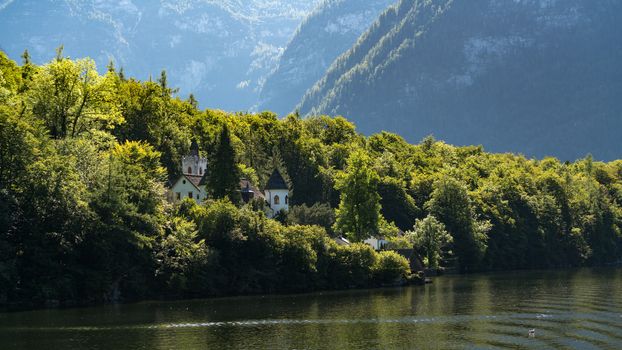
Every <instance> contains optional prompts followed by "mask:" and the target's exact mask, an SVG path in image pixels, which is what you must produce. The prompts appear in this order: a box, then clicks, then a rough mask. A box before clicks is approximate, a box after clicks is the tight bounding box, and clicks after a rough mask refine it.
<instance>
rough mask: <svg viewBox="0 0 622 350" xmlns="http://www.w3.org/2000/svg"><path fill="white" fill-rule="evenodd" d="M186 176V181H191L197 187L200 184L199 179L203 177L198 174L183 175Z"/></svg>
mask: <svg viewBox="0 0 622 350" xmlns="http://www.w3.org/2000/svg"><path fill="white" fill-rule="evenodd" d="M184 176H185V177H186V179H188V181H190V182H192V184H193V185H194V186H195V187H196V188H199V186H200V185H201V179H202V178H203V176H199V175H184Z"/></svg>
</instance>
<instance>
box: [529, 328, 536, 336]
mask: <svg viewBox="0 0 622 350" xmlns="http://www.w3.org/2000/svg"><path fill="white" fill-rule="evenodd" d="M535 337H536V330H535V328H534V329H530V330H529V338H535Z"/></svg>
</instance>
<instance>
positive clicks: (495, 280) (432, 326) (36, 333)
mask: <svg viewBox="0 0 622 350" xmlns="http://www.w3.org/2000/svg"><path fill="white" fill-rule="evenodd" d="M621 287H622V270H621V269H603V270H587V269H585V270H575V271H552V272H551V271H548V272H516V273H500V274H488V275H471V276H445V277H440V278H437V279H435V281H434V284H432V285H427V286H425V287H410V288H395V289H380V290H364V291H347V292H334V293H333V292H331V293H319V294H312V295H296V296H268V297H248V298H227V299H213V300H201V301H183V302H166V303H164V302H162V303H160V302H155V303H154V302H152V303H140V304H133V305H115V306H106V307H97V308H86V309H71V310H43V311H32V312H21V313H7V314H0V348H1V349H41V348H47V349H56V348H58V349H69V348H71V349H206V348H210V349H263V348H266V349H281V348H282V349H374V348H375V349H387V348H397V349H411V348H443V349H445V348H461V349H462V348H486V349H490V348H513V349H523V348H537V349H554V348H574V349H620V348H622V296H621V295H619V293H617V291H619V290H621ZM529 329H535V330H536V336H535V338H529V337H528V331H529Z"/></svg>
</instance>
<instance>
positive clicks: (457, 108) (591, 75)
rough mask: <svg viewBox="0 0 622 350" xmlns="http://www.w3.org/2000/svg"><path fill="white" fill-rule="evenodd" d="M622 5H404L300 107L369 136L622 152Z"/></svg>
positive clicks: (607, 0) (482, 1)
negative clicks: (352, 124) (343, 120)
mask: <svg viewBox="0 0 622 350" xmlns="http://www.w3.org/2000/svg"><path fill="white" fill-rule="evenodd" d="M620 23H622V2H620V1H616V0H604V1H598V2H594V1H589V0H566V1H561V0H523V1H509V0H508V1H502V0H468V1H467V0H453V1H452V0H431V1H417V0H402V1H401V2H400V3H399V4H397V5H396V6H395V7H393V8H391V9H389V10H387V11H386V12H385V13H383V14H382V15H381V16H380V18H379V19H378V21H377V22H376V23H374V24H373V25H372V27H371V28H370V29H369V30H368V31H367V32H366V33H365V34H363V36H362V37H361V38H360V39H359V41H358V42H357V43H356V45H355V46H353V47H352V48H351V49H350V50H349V51H348V52H346V53H344V54H343V55H342V56H340V57H339V58H338V59H337V60H336V61H335V62H334V63H333V64H332V65H331V67H330V68H329V70H328V72H327V73H326V74H325V76H324V77H323V78H321V79H320V80H319V81H318V82H317V83H316V84H315V86H314V87H313V88H311V89H309V90H308V91H307V93H306V94H305V96H304V97H303V99H302V102H301V103H300V105H299V107H298V108H299V109H300V111H301V113H303V114H333V115H335V114H341V115H344V116H347V117H349V118H351V119H353V120H355V121H356V123H357V124H358V125H360V127H361V130H362V131H363V132H366V133H369V132H372V131H378V130H389V131H396V132H399V133H400V134H402V135H404V136H405V137H406V138H407V139H409V140H411V141H412V140H418V139H421V138H422V137H424V136H425V135H428V134H434V135H436V136H437V137H439V138H442V139H445V140H447V141H448V142H451V143H457V144H473V143H481V144H483V145H484V146H485V147H486V148H488V149H489V150H492V151H514V152H523V153H525V154H527V155H530V156H544V155H554V156H557V157H560V158H562V159H575V158H577V157H580V156H583V155H585V154H586V153H588V152H591V153H593V154H594V156H595V157H597V158H600V159H613V158H620V157H621V156H622V151H621V148H622V147H621V146H622V141H621V140H620V138H619V136H618V133H619V130H621V129H622V99H620V98H619V97H618V96H619V95H620V93H621V92H622V66H621V65H620V63H619V62H622V41H621V40H620V39H619V38H620V37H622V25H620Z"/></svg>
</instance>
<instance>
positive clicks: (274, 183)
mask: <svg viewBox="0 0 622 350" xmlns="http://www.w3.org/2000/svg"><path fill="white" fill-rule="evenodd" d="M266 189H267V190H289V187H287V183H285V180H284V179H283V176H281V173H279V171H278V170H276V169H274V172H272V175H271V176H270V179H269V180H268V183H267V184H266Z"/></svg>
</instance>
